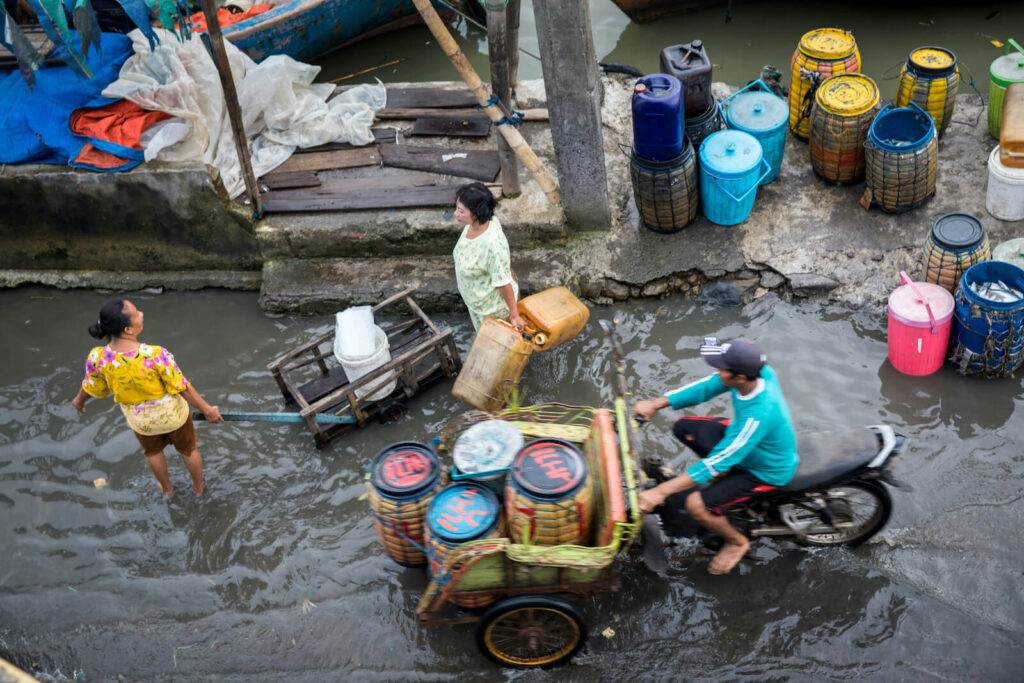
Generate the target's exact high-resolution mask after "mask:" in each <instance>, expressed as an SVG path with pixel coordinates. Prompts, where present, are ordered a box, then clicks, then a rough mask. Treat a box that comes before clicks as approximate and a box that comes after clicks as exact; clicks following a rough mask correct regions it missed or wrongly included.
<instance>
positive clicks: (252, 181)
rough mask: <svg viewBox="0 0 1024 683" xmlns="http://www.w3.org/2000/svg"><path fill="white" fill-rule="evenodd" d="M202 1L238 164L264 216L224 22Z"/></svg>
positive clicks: (254, 204)
mask: <svg viewBox="0 0 1024 683" xmlns="http://www.w3.org/2000/svg"><path fill="white" fill-rule="evenodd" d="M202 3H203V16H205V17H206V28H207V34H208V35H209V37H210V52H211V53H212V57H213V64H214V66H216V67H217V73H218V74H219V75H220V85H221V87H222V88H223V89H224V106H225V107H227V110H228V117H229V119H230V120H231V133H232V135H233V136H234V138H235V151H236V152H237V153H238V163H239V165H240V166H241V167H242V178H243V179H244V180H245V189H246V190H247V191H248V192H249V201H251V202H252V209H253V212H254V214H255V215H256V216H257V217H259V216H262V215H263V201H262V200H261V199H260V188H259V186H258V185H257V184H256V174H255V173H253V170H252V159H251V158H250V157H249V144H248V142H247V141H246V138H245V126H244V125H243V123H242V110H241V108H240V107H239V106H238V91H237V90H235V79H234V78H232V77H231V67H230V66H229V65H228V53H227V50H225V49H224V35H223V34H222V33H221V32H220V22H219V21H218V19H217V10H216V9H215V8H214V6H213V0H202Z"/></svg>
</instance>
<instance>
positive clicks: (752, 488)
mask: <svg viewBox="0 0 1024 683" xmlns="http://www.w3.org/2000/svg"><path fill="white" fill-rule="evenodd" d="M729 422H730V420H729V419H727V418H724V417H683V418H680V419H678V420H676V423H675V425H673V427H672V433H673V434H675V436H676V438H677V439H679V440H680V441H682V442H683V443H684V444H686V445H687V446H688V447H689V448H690V449H691V450H693V452H694V453H696V454H697V456H698V457H701V458H704V457H706V456H707V454H708V453H710V452H711V450H712V449H713V448H714V447H715V445H716V444H717V443H718V442H719V441H721V440H722V437H723V436H724V435H725V428H726V427H728V426H729ZM777 488H778V487H777V486H772V485H771V484H766V483H764V482H763V481H761V480H760V479H758V478H757V477H755V476H754V475H752V474H751V473H750V472H747V471H746V470H744V469H743V468H741V467H733V468H732V469H731V470H729V471H728V472H726V473H725V474H723V475H721V476H720V477H717V478H716V479H714V480H712V481H711V483H709V484H708V485H707V486H705V487H704V488H702V489H700V497H701V498H702V499H703V500H704V507H706V508H707V509H708V510H710V511H711V512H714V513H715V514H719V515H720V514H722V513H723V512H724V511H726V510H728V509H729V508H731V507H734V506H736V505H740V504H742V503H746V502H749V501H750V500H753V499H754V498H756V497H758V496H761V495H764V494H765V493H768V492H769V491H774V490H775V489H777ZM693 491H694V489H689V490H687V491H681V492H680V493H677V494H675V495H673V496H669V498H668V499H666V501H665V502H666V504H668V505H671V506H673V507H675V506H681V507H683V508H685V505H686V503H685V501H686V497H687V496H689V495H690V494H691V493H693Z"/></svg>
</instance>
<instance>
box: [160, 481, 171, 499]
mask: <svg viewBox="0 0 1024 683" xmlns="http://www.w3.org/2000/svg"><path fill="white" fill-rule="evenodd" d="M156 490H157V491H159V492H160V493H161V494H162V495H163V497H164V498H170V497H171V494H173V493H174V487H173V486H172V487H168V489H167V490H166V491H164V487H163V486H161V485H160V482H159V481H158V482H156Z"/></svg>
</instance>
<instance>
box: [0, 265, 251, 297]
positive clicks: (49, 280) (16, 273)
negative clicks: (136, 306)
mask: <svg viewBox="0 0 1024 683" xmlns="http://www.w3.org/2000/svg"><path fill="white" fill-rule="evenodd" d="M262 281H263V272H262V271H260V270H176V271H117V272H115V271H106V270H0V287H7V288H13V287H22V286H26V285H43V286H47V287H53V288H55V289H83V288H88V289H104V290H112V291H123V292H132V291H139V290H143V289H153V288H157V289H166V290H176V291H197V290H201V289H234V290H243V291H256V290H259V288H260V283H261V282H262Z"/></svg>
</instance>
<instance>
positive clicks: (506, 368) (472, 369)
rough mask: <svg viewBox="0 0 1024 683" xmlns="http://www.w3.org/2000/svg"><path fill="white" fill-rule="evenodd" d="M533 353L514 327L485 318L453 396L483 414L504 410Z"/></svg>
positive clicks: (529, 344)
mask: <svg viewBox="0 0 1024 683" xmlns="http://www.w3.org/2000/svg"><path fill="white" fill-rule="evenodd" d="M531 353H533V344H532V343H531V342H530V341H529V340H527V339H526V338H525V337H524V336H523V334H522V333H520V332H517V331H516V329H515V328H514V327H512V325H511V324H509V323H508V322H506V321H504V320H497V319H495V318H485V319H484V323H483V325H481V326H480V329H479V330H477V333H476V338H475V339H474V340H473V345H472V346H471V347H469V353H468V354H467V355H466V362H465V363H463V364H462V370H461V371H460V372H459V376H458V377H456V378H455V386H453V387H452V396H454V397H455V398H458V399H461V400H463V401H465V402H466V403H468V404H469V405H471V406H473V407H474V408H477V409H479V410H485V411H493V410H501V409H502V408H503V407H504V406H505V402H506V401H507V400H508V397H509V394H510V393H511V392H512V389H513V388H514V387H515V385H516V383H517V382H518V381H519V376H520V375H522V374H523V368H525V367H526V361H527V360H528V359H529V358H530V354H531Z"/></svg>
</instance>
